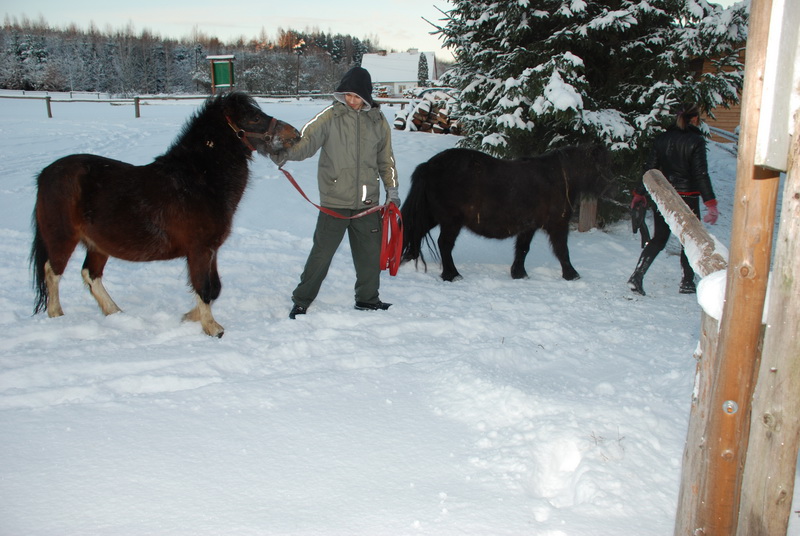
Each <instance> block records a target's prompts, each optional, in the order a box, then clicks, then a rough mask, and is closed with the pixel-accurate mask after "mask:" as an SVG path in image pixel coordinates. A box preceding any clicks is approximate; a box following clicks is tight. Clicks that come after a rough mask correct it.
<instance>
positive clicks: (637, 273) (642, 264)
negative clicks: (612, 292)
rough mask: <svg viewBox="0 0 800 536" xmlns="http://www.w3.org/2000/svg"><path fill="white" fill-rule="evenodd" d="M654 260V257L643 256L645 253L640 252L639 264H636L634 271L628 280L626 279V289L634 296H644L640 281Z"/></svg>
mask: <svg viewBox="0 0 800 536" xmlns="http://www.w3.org/2000/svg"><path fill="white" fill-rule="evenodd" d="M654 260H655V257H653V256H650V255H645V252H642V254H641V256H639V262H638V263H636V269H635V270H634V271H633V274H631V277H630V279H628V287H629V288H630V289H631V290H632V291H633V292H635V293H636V294H641V295H642V296H645V292H644V287H643V286H642V280H643V279H644V274H645V272H647V269H648V268H650V265H651V264H653V261H654Z"/></svg>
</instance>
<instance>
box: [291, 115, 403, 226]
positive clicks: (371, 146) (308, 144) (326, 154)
mask: <svg viewBox="0 0 800 536" xmlns="http://www.w3.org/2000/svg"><path fill="white" fill-rule="evenodd" d="M300 134H301V138H300V141H299V142H298V143H297V144H295V145H294V146H292V147H291V148H290V149H288V150H287V151H286V157H287V160H305V159H306V158H309V157H311V156H313V155H314V154H315V153H316V152H317V151H318V150H319V149H320V148H321V149H322V151H321V152H320V156H319V168H318V172H317V180H318V182H319V195H320V204H321V205H322V206H324V207H329V208H342V209H353V210H360V209H366V208H369V207H371V206H374V205H376V204H378V205H379V204H380V203H381V201H380V198H381V195H380V194H381V189H380V182H381V181H383V184H384V187H386V188H392V187H395V188H396V187H397V169H396V167H395V161H394V153H393V152H392V132H391V129H390V127H389V122H388V121H387V120H386V117H385V116H384V115H383V112H381V110H380V108H378V107H373V108H370V109H369V110H367V111H356V110H353V109H352V108H350V107H349V106H347V105H346V104H344V103H342V102H339V101H335V102H333V103H332V104H331V105H330V106H328V107H327V108H325V109H324V110H322V111H321V112H320V113H318V114H317V115H316V116H315V117H314V118H313V119H312V120H311V121H309V122H308V123H306V125H305V126H304V127H303V129H302V131H301V133H300ZM356 140H357V141H356Z"/></svg>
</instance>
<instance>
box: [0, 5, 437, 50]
mask: <svg viewBox="0 0 800 536" xmlns="http://www.w3.org/2000/svg"><path fill="white" fill-rule="evenodd" d="M448 5H449V4H448V3H447V1H446V0H300V1H297V0H295V1H292V0H261V1H259V2H256V1H253V0H236V1H234V2H220V1H219V0H216V1H208V0H192V1H189V0H169V1H165V0H137V1H135V2H131V3H121V2H109V1H108V0H69V1H64V0H28V1H26V0H4V1H3V4H2V8H0V13H2V14H3V15H4V17H9V18H12V20H13V18H16V19H17V21H21V20H22V17H23V16H24V17H27V18H28V19H29V20H38V19H39V18H40V17H43V18H44V19H45V20H46V21H47V22H48V23H49V24H50V25H51V26H59V27H61V26H67V25H68V24H70V23H75V24H76V25H77V26H78V27H80V28H84V29H85V28H88V26H89V23H90V22H94V24H95V26H96V27H97V28H99V29H100V30H105V29H106V28H108V27H110V28H112V29H120V28H124V27H126V26H128V24H132V25H133V29H134V31H135V32H136V33H139V32H141V31H142V30H144V29H148V30H150V31H152V32H153V33H157V34H160V35H161V36H163V37H174V38H181V37H186V36H189V35H191V34H192V32H193V30H194V29H197V30H199V31H200V32H202V33H204V34H206V35H210V36H216V37H218V38H220V39H222V40H223V41H226V40H231V39H235V38H237V37H239V36H245V37H246V38H248V39H249V38H251V37H257V36H259V35H260V34H261V31H262V29H263V31H264V32H266V35H267V36H268V37H270V38H275V37H276V36H277V35H278V29H279V28H283V29H289V28H292V29H298V30H304V29H319V30H321V31H324V32H333V33H343V34H350V35H353V36H355V37H359V38H365V37H369V38H371V39H373V40H374V39H375V38H377V40H378V43H380V45H381V46H383V47H384V48H386V49H396V50H406V49H408V48H419V49H420V50H423V51H434V52H437V53H438V52H439V51H440V49H441V42H440V41H439V39H438V38H437V37H436V36H432V35H430V32H431V31H432V30H434V28H433V27H432V26H431V25H430V24H428V23H427V22H425V21H424V20H423V19H422V17H425V18H426V19H428V20H430V21H432V22H435V23H438V22H439V20H440V19H441V18H442V15H441V13H440V12H439V11H438V10H437V9H436V7H434V6H438V7H439V8H441V9H442V10H446V9H447V7H448Z"/></svg>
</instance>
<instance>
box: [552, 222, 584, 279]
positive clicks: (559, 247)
mask: <svg viewBox="0 0 800 536" xmlns="http://www.w3.org/2000/svg"><path fill="white" fill-rule="evenodd" d="M547 234H548V235H549V236H550V246H551V247H552V248H553V254H555V256H556V258H557V259H558V262H560V263H561V277H563V278H564V279H566V280H567V281H574V280H576V279H580V278H581V276H580V274H579V273H578V271H577V270H575V268H574V267H573V266H572V263H571V262H570V260H569V248H567V236H568V235H569V223H567V222H564V225H558V226H557V227H555V228H549V229H547Z"/></svg>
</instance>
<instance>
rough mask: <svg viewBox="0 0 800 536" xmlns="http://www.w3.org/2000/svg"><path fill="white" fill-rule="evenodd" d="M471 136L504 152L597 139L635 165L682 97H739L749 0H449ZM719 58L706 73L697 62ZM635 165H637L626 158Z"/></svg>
mask: <svg viewBox="0 0 800 536" xmlns="http://www.w3.org/2000/svg"><path fill="white" fill-rule="evenodd" d="M452 4H453V5H454V8H453V9H452V10H451V11H448V12H447V13H446V14H445V15H446V18H445V19H444V21H445V24H444V25H443V26H441V27H439V33H441V34H442V36H443V37H444V44H445V46H447V47H449V48H450V49H451V50H453V51H454V55H455V58H456V60H457V62H458V63H457V65H456V67H455V68H454V69H452V70H451V71H448V73H447V74H446V75H445V76H446V77H447V79H448V82H449V83H450V84H452V85H454V86H455V87H457V88H458V89H460V90H461V103H460V110H459V113H460V115H461V119H462V121H463V122H464V123H465V125H466V131H467V137H466V138H465V140H464V142H463V144H464V145H466V146H471V147H475V148H479V149H482V150H484V151H487V152H490V153H493V154H495V155H497V156H501V157H519V156H523V155H529V154H532V153H540V152H544V151H547V150H549V149H552V148H554V147H558V146H561V145H565V144H571V143H579V142H586V141H598V142H601V143H602V144H604V145H606V146H607V147H609V148H611V149H614V150H616V151H619V152H621V153H623V154H624V155H625V160H626V161H627V163H628V165H629V166H630V165H631V164H632V163H634V162H637V161H638V160H639V159H640V157H641V152H642V151H643V150H646V148H647V147H646V146H647V141H648V140H649V139H650V138H651V137H652V136H653V134H654V133H655V132H657V131H658V130H660V129H661V128H662V127H663V125H664V123H665V121H666V120H667V119H668V117H669V116H670V114H671V113H672V112H673V111H674V110H673V108H674V107H675V106H676V105H678V104H679V103H681V102H686V101H693V102H697V103H698V104H700V105H701V107H702V108H703V109H704V110H706V111H708V110H710V109H711V108H713V107H715V106H718V105H725V104H726V103H734V102H736V101H737V99H738V97H737V91H738V90H739V89H740V87H741V82H742V66H741V64H740V62H739V59H738V55H737V54H738V50H739V48H740V47H742V46H743V45H744V41H745V38H746V12H745V9H746V6H743V5H737V6H734V7H731V8H729V9H727V10H722V9H721V8H720V7H719V6H716V5H712V4H709V3H708V2H706V0H648V1H642V0H516V1H508V0H501V1H497V0H452ZM705 58H717V59H716V62H717V63H716V66H717V70H716V71H715V72H713V73H705V74H703V76H702V77H700V78H699V79H698V78H697V72H696V69H694V68H693V66H694V65H695V64H696V63H697V62H699V63H700V64H701V63H702V60H703V59H705ZM723 67H724V68H725V69H726V70H725V71H723ZM629 172H632V173H633V174H634V175H638V173H639V169H629Z"/></svg>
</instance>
